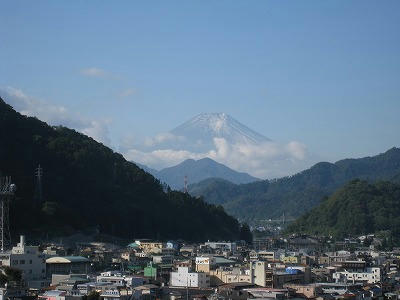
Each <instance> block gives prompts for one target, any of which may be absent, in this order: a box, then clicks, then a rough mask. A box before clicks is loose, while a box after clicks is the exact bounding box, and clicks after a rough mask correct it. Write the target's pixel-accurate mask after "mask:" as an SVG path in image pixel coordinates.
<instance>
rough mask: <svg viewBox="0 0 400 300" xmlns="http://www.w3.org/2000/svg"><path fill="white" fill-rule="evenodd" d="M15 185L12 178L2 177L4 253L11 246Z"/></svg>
mask: <svg viewBox="0 0 400 300" xmlns="http://www.w3.org/2000/svg"><path fill="white" fill-rule="evenodd" d="M15 190H16V186H15V184H12V183H11V177H0V250H1V252H4V251H5V250H7V249H8V248H9V247H10V246H11V234H10V200H11V199H12V198H13V197H14V193H15Z"/></svg>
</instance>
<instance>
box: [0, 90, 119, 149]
mask: <svg viewBox="0 0 400 300" xmlns="http://www.w3.org/2000/svg"><path fill="white" fill-rule="evenodd" d="M0 96H1V97H2V98H3V99H4V100H5V101H6V102H7V103H8V104H10V105H11V106H12V107H13V108H14V109H15V110H17V111H18V112H20V113H21V114H23V115H26V116H35V117H37V118H38V119H40V120H42V121H45V122H47V123H49V124H50V125H63V126H66V127H69V128H73V129H76V130H78V131H80V132H82V133H84V134H86V135H89V136H90V137H92V138H93V139H95V140H97V141H98V142H101V143H104V144H105V145H110V144H111V141H110V138H109V135H108V125H109V123H110V120H89V119H87V118H84V117H82V116H80V115H79V114H76V113H73V112H71V111H69V110H68V109H67V108H65V107H64V106H62V105H55V104H52V103H49V102H46V101H43V100H40V99H37V98H34V97H31V96H28V95H26V94H25V93H24V92H23V91H22V90H20V89H16V88H13V87H5V88H2V87H0Z"/></svg>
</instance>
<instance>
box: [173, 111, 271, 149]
mask: <svg viewBox="0 0 400 300" xmlns="http://www.w3.org/2000/svg"><path fill="white" fill-rule="evenodd" d="M171 133H172V134H174V135H178V136H184V137H185V138H186V139H188V140H193V141H203V142H210V141H212V140H213V139H214V138H224V139H225V140H226V141H227V142H229V143H252V144H260V143H263V142H267V141H270V140H269V139H268V138H266V137H265V136H263V135H261V134H259V133H257V132H255V131H254V130H252V129H250V128H248V127H247V126H245V125H243V124H242V123H240V122H239V121H237V120H235V119H234V118H233V117H231V116H230V115H228V114H226V113H202V114H199V115H197V116H195V117H194V118H192V119H190V120H189V121H187V122H185V123H183V124H182V125H180V126H178V127H176V128H175V129H173V130H172V131H171Z"/></svg>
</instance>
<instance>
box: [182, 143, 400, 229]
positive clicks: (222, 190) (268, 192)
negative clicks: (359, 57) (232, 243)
mask: <svg viewBox="0 0 400 300" xmlns="http://www.w3.org/2000/svg"><path fill="white" fill-rule="evenodd" d="M399 174H400V149H399V148H392V149H390V150H388V151H387V152H385V153H383V154H379V155H377V156H373V157H365V158H360V159H345V160H341V161H338V162H336V163H334V164H332V163H328V162H321V163H318V164H316V165H314V166H313V167H311V168H310V169H308V170H305V171H303V172H301V173H298V174H296V175H294V176H290V177H284V178H281V179H277V180H271V181H268V180H264V181H259V182H253V183H249V184H241V185H235V184H232V183H229V182H227V181H223V180H219V179H208V180H205V181H202V182H200V183H198V184H194V185H191V186H189V192H190V193H191V194H192V195H194V196H203V197H204V199H205V200H206V201H207V202H209V203H215V204H221V205H222V206H224V208H225V209H226V211H227V212H228V213H230V214H232V215H234V216H236V217H237V218H239V219H240V220H244V221H247V222H249V223H254V222H257V220H262V219H268V218H279V217H281V216H282V214H283V213H285V215H286V216H287V217H298V216H300V215H302V214H303V213H305V212H307V211H308V210H310V209H311V208H313V207H314V206H316V205H318V204H319V203H320V201H321V200H322V198H323V197H324V196H329V195H330V194H331V193H332V192H334V191H335V190H336V189H337V188H339V187H341V186H343V185H344V184H346V183H347V182H349V181H350V180H353V179H356V178H359V179H364V180H369V181H376V180H399V177H398V175H399ZM396 176H397V177H396Z"/></svg>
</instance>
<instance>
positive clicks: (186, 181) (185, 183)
mask: <svg viewBox="0 0 400 300" xmlns="http://www.w3.org/2000/svg"><path fill="white" fill-rule="evenodd" d="M183 192H184V193H185V194H187V192H188V177H187V175H185V177H184V179H183Z"/></svg>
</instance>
